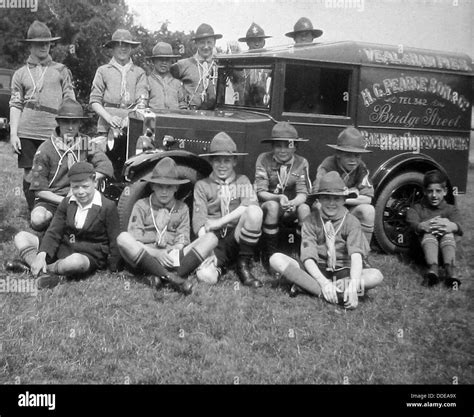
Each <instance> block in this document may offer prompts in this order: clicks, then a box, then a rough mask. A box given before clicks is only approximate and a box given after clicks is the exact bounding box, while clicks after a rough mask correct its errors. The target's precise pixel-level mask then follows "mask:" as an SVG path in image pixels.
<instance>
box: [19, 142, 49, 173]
mask: <svg viewBox="0 0 474 417" xmlns="http://www.w3.org/2000/svg"><path fill="white" fill-rule="evenodd" d="M20 142H21V153H20V155H18V168H25V169H31V168H32V167H33V158H34V156H35V153H36V151H37V150H38V148H39V147H40V145H41V144H42V143H43V141H42V140H35V139H25V138H20Z"/></svg>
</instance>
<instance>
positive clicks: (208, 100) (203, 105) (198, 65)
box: [170, 23, 222, 109]
mask: <svg viewBox="0 0 474 417" xmlns="http://www.w3.org/2000/svg"><path fill="white" fill-rule="evenodd" d="M220 38H222V35H221V34H214V29H213V28H212V27H211V26H209V25H208V24H206V23H202V24H201V25H200V26H199V27H198V28H197V30H196V34H195V35H194V37H193V38H191V39H192V40H194V42H195V43H196V46H197V52H196V54H195V55H194V56H192V57H190V58H186V59H181V60H179V61H178V62H177V63H176V64H173V65H172V66H171V69H170V70H171V74H172V75H173V77H175V78H177V79H178V80H181V81H182V82H183V84H184V88H185V90H186V101H187V103H188V106H189V107H190V108H195V109H212V108H214V106H215V104H216V84H217V64H216V62H215V60H214V48H215V46H216V39H220Z"/></svg>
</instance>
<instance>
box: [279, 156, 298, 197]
mask: <svg viewBox="0 0 474 417" xmlns="http://www.w3.org/2000/svg"><path fill="white" fill-rule="evenodd" d="M294 163H295V158H293V160H292V161H291V165H290V169H289V170H287V171H286V177H285V178H284V179H283V178H282V177H281V176H280V171H279V170H278V171H277V177H278V186H277V188H278V189H279V190H281V192H282V193H284V192H285V188H286V185H287V184H288V179H289V178H290V175H291V170H292V169H293V164H294ZM283 165H286V164H282V165H281V166H283Z"/></svg>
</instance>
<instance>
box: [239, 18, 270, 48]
mask: <svg viewBox="0 0 474 417" xmlns="http://www.w3.org/2000/svg"><path fill="white" fill-rule="evenodd" d="M268 38H271V36H266V35H265V31H264V30H263V29H262V27H261V26H259V25H257V24H256V23H252V24H251V25H250V27H249V28H248V30H247V34H246V36H245V37H242V38H239V39H238V41H239V42H246V43H247V46H248V47H249V51H251V50H253V49H261V48H263V47H264V46H265V39H268Z"/></svg>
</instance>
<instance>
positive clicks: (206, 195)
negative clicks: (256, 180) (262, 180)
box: [193, 172, 258, 234]
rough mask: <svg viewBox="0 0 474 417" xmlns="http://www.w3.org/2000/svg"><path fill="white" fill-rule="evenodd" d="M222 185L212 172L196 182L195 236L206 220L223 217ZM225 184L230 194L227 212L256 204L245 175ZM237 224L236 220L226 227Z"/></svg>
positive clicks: (251, 187)
mask: <svg viewBox="0 0 474 417" xmlns="http://www.w3.org/2000/svg"><path fill="white" fill-rule="evenodd" d="M222 184H223V181H222V180H220V179H219V178H217V177H216V175H215V174H214V172H212V173H211V175H209V177H207V178H204V179H202V180H199V181H198V182H196V185H195V186H194V213H193V231H194V233H196V234H197V233H198V232H199V229H201V227H202V226H204V224H205V223H206V221H207V220H208V219H220V218H221V217H223V214H222V211H221V198H220V193H221V187H222ZM227 184H228V185H229V189H230V194H231V200H230V204H229V212H232V211H234V210H235V209H236V208H237V207H239V206H248V205H250V204H258V202H257V196H256V194H255V190H254V188H253V186H252V184H251V182H250V180H249V179H248V178H247V177H246V176H245V175H234V176H233V177H231V178H229V179H228V181H227ZM237 223H238V220H235V221H234V222H233V223H231V224H229V225H228V226H229V227H235V226H236V225H237Z"/></svg>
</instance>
